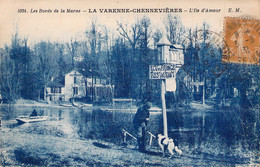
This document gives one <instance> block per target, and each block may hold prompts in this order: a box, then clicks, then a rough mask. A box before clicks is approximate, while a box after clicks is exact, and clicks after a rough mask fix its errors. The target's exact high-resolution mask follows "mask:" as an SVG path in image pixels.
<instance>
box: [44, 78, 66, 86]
mask: <svg viewBox="0 0 260 167" xmlns="http://www.w3.org/2000/svg"><path fill="white" fill-rule="evenodd" d="M46 86H47V87H64V86H65V77H64V76H60V77H57V78H55V79H54V80H53V81H50V82H48V83H47V84H46Z"/></svg>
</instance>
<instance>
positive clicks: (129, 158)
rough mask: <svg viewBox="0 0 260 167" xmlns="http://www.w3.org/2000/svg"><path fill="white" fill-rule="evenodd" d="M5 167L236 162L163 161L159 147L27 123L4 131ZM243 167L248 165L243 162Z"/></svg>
mask: <svg viewBox="0 0 260 167" xmlns="http://www.w3.org/2000/svg"><path fill="white" fill-rule="evenodd" d="M0 136H1V137H0V148H1V153H0V154H1V156H0V159H1V160H0V165H1V166H233V165H234V164H236V162H230V161H219V160H216V159H212V157H206V155H203V156H194V155H191V154H187V153H185V152H184V155H183V156H175V157H174V158H173V159H168V158H162V157H161V155H162V154H161V152H160V150H159V149H158V147H152V148H149V152H147V153H140V152H138V151H137V149H136V146H135V145H128V146H127V147H123V146H121V145H119V144H113V143H111V142H105V141H102V140H95V139H83V138H80V137H79V136H78V134H76V133H75V130H73V127H71V126H69V125H67V124H64V123H63V122H62V121H47V122H39V123H33V124H23V125H20V126H16V127H14V128H12V129H10V128H8V127H5V126H4V127H3V128H2V129H1V131H0ZM240 165H242V166H247V165H248V164H244V163H240Z"/></svg>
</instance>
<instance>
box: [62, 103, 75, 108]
mask: <svg viewBox="0 0 260 167" xmlns="http://www.w3.org/2000/svg"><path fill="white" fill-rule="evenodd" d="M60 106H63V107H73V105H72V104H67V103H62V104H60Z"/></svg>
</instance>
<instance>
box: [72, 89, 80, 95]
mask: <svg viewBox="0 0 260 167" xmlns="http://www.w3.org/2000/svg"><path fill="white" fill-rule="evenodd" d="M78 93H79V89H78V87H73V94H74V95H78Z"/></svg>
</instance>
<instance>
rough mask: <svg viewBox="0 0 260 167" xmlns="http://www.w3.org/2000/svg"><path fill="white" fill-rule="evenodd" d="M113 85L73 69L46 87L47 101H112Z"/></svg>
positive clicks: (98, 77) (95, 76)
mask: <svg viewBox="0 0 260 167" xmlns="http://www.w3.org/2000/svg"><path fill="white" fill-rule="evenodd" d="M112 91H113V87H112V85H110V84H108V82H107V80H106V79H103V78H101V77H100V76H97V74H95V75H94V74H92V75H90V76H84V75H83V74H82V72H80V71H79V70H77V69H73V70H72V71H70V72H69V73H67V74H65V75H64V76H60V77H57V78H54V79H52V80H51V81H50V82H48V83H47V84H46V87H45V100H46V101H71V100H73V99H74V100H75V99H81V100H87V99H91V100H92V101H100V100H105V101H107V100H108V99H110V98H111V99H112V94H113V93H112Z"/></svg>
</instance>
